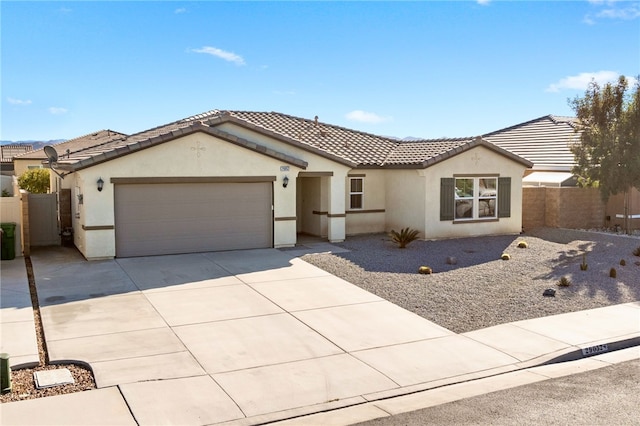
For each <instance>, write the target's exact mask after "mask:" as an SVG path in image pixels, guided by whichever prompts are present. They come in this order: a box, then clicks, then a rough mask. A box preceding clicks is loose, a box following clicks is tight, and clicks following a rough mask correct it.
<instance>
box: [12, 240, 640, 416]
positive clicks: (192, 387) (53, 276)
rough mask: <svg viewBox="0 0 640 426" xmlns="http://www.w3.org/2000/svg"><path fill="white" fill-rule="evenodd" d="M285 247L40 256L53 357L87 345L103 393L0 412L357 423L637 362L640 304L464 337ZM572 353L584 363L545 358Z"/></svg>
mask: <svg viewBox="0 0 640 426" xmlns="http://www.w3.org/2000/svg"><path fill="white" fill-rule="evenodd" d="M283 256H285V255H284V254H282V253H279V252H274V251H261V252H251V251H249V252H244V253H237V252H236V253H217V254H208V255H189V256H181V257H166V258H162V257H157V258H147V259H124V260H119V261H108V262H103V263H93V262H80V261H78V262H74V261H71V262H69V260H68V259H66V260H65V263H64V265H63V266H64V267H61V266H60V264H56V262H52V263H51V264H44V263H41V264H40V266H39V269H38V273H37V275H36V277H37V279H39V277H42V278H43V279H44V277H46V278H47V280H48V281H47V283H49V284H53V283H55V282H59V283H60V284H59V285H58V284H57V285H55V286H52V287H51V288H50V289H48V290H47V289H43V294H42V295H40V296H41V304H42V303H45V306H44V307H41V310H43V320H44V321H47V323H45V332H46V333H47V342H48V344H49V347H50V354H51V350H52V349H53V351H54V352H55V351H57V352H58V353H59V354H60V356H61V357H67V359H69V358H68V357H69V356H71V355H73V354H76V355H82V354H83V355H82V356H83V357H82V358H78V357H75V358H71V359H83V360H86V361H88V362H90V364H91V365H92V367H93V368H94V371H96V372H97V374H96V379H97V381H98V382H99V383H98V386H99V387H101V389H98V390H95V391H88V392H81V393H76V394H68V395H61V396H56V397H50V398H41V399H36V400H29V401H21V402H14V403H6V404H1V405H0V411H1V414H0V420H1V423H2V424H3V425H5V424H6V425H11V424H68V425H73V424H136V423H137V424H201V425H204V424H221V423H224V424H238V425H244V424H258V423H265V422H274V421H281V420H282V421H285V420H286V419H291V420H287V421H285V422H284V423H287V424H288V423H292V424H350V423H355V422H358V421H365V420H370V419H373V418H376V417H380V416H386V415H389V413H392V414H393V413H399V412H403V411H410V410H415V409H418V408H424V407H427V406H430V405H434V404H438V403H444V402H448V401H450V400H453V399H460V398H464V397H468V396H472V395H477V394H480V393H485V392H490V391H493V390H498V389H504V388H508V387H513V386H519V385H524V384H527V383H531V382H533V381H538V380H544V379H546V378H549V377H554V376H556V375H562V374H573V373H575V372H578V371H585V370H586V369H591V368H599V367H601V366H606V365H609V364H610V363H616V362H622V361H626V360H628V359H636V358H640V347H639V346H635V347H630V346H631V345H634V344H635V345H637V344H638V343H640V302H634V303H628V304H622V305H616V306H611V307H606V308H599V309H593V310H589V311H581V312H574V313H569V314H562V315H556V316H552V317H544V318H539V319H533V320H526V321H518V322H515V323H511V324H503V325H499V326H495V327H491V328H487V329H483V330H476V331H473V332H470V333H464V334H460V335H457V334H454V333H451V332H450V331H448V330H445V329H443V328H442V327H439V326H437V325H435V324H433V323H430V322H429V321H427V320H424V319H423V318H421V317H418V316H415V315H413V314H410V313H408V312H407V311H404V310H402V309H400V308H398V307H397V306H395V305H392V304H390V303H388V302H386V301H383V300H381V299H379V298H377V297H375V296H373V295H370V294H369V293H367V292H364V291H363V290H361V289H359V288H356V287H355V286H352V285H350V284H349V283H346V282H344V281H342V280H339V279H337V278H336V277H333V276H331V275H329V274H327V273H326V272H324V271H321V270H319V269H317V268H315V267H311V266H310V265H308V264H306V263H305V262H302V261H300V260H299V259H293V260H291V259H290V258H289V257H286V256H285V257H283ZM285 260H286V261H285ZM4 264H5V262H4V261H3V264H2V267H3V270H2V279H3V283H2V288H3V296H4V294H5V293H4V292H5V290H4V287H5V281H4V279H5V267H4ZM257 264H259V265H257ZM179 265H183V266H184V269H182V270H179ZM248 265H249V266H248ZM251 265H253V266H251ZM22 267H23V269H24V265H22ZM36 267H38V265H37V264H36V263H34V268H36ZM7 270H8V271H13V268H12V266H10V268H8V269H7ZM91 271H95V272H93V273H95V274H97V275H95V276H91V275H90V274H91V273H92V272H91ZM216 274H218V275H216ZM14 275H16V277H15V278H13V279H12V280H15V285H13V286H12V287H10V288H8V290H7V291H9V290H11V291H13V292H15V293H17V294H19V293H20V284H19V283H20V282H22V285H23V286H25V287H26V286H27V283H26V274H25V277H24V280H22V281H21V278H20V277H18V275H19V268H16V269H15V271H14V272H12V273H8V276H14ZM73 276H76V277H77V276H82V277H83V283H84V285H83V286H78V285H77V283H75V282H70V277H73ZM204 276H206V277H208V279H205V280H203V277H204ZM212 277H213V278H212ZM160 281H162V285H159V284H158V283H159V282H160ZM11 282H14V281H11ZM107 282H113V283H114V284H113V286H112V287H108V286H107ZM87 283H91V284H87ZM64 286H66V287H65V289H64V291H65V293H64V296H61V295H60V293H54V291H53V288H56V289H58V288H60V287H64ZM85 286H88V287H89V288H85ZM97 289H99V290H100V291H99V294H98V293H96V292H97V291H98V290H97ZM327 290H329V291H327ZM56 291H58V290H56ZM39 292H40V289H39ZM82 292H87V294H89V295H91V296H90V297H89V296H87V295H83V294H82ZM26 293H27V295H28V288H27V289H26ZM47 296H48V297H47ZM14 297H17V296H14ZM61 297H63V298H65V299H60V298H61ZM221 298H222V299H224V300H221V301H219V300H220V299H221ZM47 299H49V300H50V301H51V303H49V304H47V302H44V301H46V300H47ZM3 300H4V297H3ZM14 300H17V302H16V303H13V305H14V306H23V308H20V309H18V310H25V311H26V310H27V307H26V305H27V303H26V302H24V300H22V299H14ZM20 300H22V303H18V302H19V301H20ZM61 300H64V303H60V301H61ZM29 303H30V302H29ZM212 303H219V304H218V305H215V306H212ZM234 304H236V305H237V306H236V307H235V308H232V307H231V305H234ZM175 305H180V306H181V309H175ZM5 306H6V308H5ZM205 307H208V309H207V308H205ZM249 308H250V311H247V309H249ZM5 309H8V311H7V315H6V316H7V318H11V315H10V314H11V313H12V312H13V311H14V310H15V309H14V307H12V304H11V303H7V304H6V305H5V304H4V303H3V309H2V318H3V323H2V332H3V336H5V324H13V323H15V322H27V320H26V314H23V315H24V316H20V318H21V320H22V321H16V320H14V322H9V321H5V320H4V318H5ZM118 309H126V310H125V311H118ZM239 310H241V311H239ZM127 312H134V313H135V314H136V315H137V317H139V318H141V320H140V324H141V325H139V326H140V327H142V326H144V327H142V328H139V329H131V327H135V326H136V324H137V323H134V324H131V323H132V321H130V319H129V318H128V317H127ZM129 315H131V314H129ZM23 326H24V327H25V328H24V330H25V331H26V324H23ZM176 336H177V337H179V339H178V338H177V337H176ZM34 339H35V336H34ZM145 339H146V340H145ZM149 339H150V340H149ZM167 339H170V340H167ZM221 339H224V340H221ZM4 340H6V339H4V337H3V341H4ZM12 340H13V339H12ZM26 340H29V338H27V339H26ZM143 341H144V342H145V344H144V345H142V344H141V343H142V342H143ZM167 341H170V342H173V343H172V349H171V351H170V353H167V351H168V349H167V345H166V344H165V342H167ZM219 341H224V344H217V343H216V342H219ZM34 342H35V340H34ZM147 342H148V343H147ZM114 343H117V344H118V345H119V346H118V347H110V345H113V344H114ZM149 344H152V346H153V345H155V349H153V348H152V349H153V350H152V351H151V352H148V351H149ZM604 345H606V346H604ZM158 347H162V348H164V351H165V352H162V353H158V352H157V351H158V349H157V348H158ZM624 347H629V348H628V349H623V350H617V351H615V352H613V351H614V350H616V349H622V348H624ZM10 349H11V348H7V349H6V350H10ZM583 349H584V350H585V351H586V352H587V353H589V355H591V353H594V355H595V356H589V357H586V358H585V355H584V353H583ZM3 350H4V349H3ZM127 351H130V352H127ZM145 351H147V352H145ZM598 351H602V353H600V354H598ZM35 356H36V358H35V359H36V362H37V349H36V352H35ZM92 357H94V358H95V359H91V358H92ZM569 359H578V360H579V361H576V362H572V363H565V364H553V365H548V366H542V367H537V366H539V365H542V364H544V363H547V362H554V361H557V360H569ZM172 360H173V361H172ZM176 360H178V361H180V362H178V361H176ZM184 360H190V363H191V364H189V365H188V366H187V369H186V370H185V366H184V364H181V362H183V361H184ZM452 398H453V399H452ZM79 408H80V409H79ZM325 411H326V412H325ZM323 412H324V413H323Z"/></svg>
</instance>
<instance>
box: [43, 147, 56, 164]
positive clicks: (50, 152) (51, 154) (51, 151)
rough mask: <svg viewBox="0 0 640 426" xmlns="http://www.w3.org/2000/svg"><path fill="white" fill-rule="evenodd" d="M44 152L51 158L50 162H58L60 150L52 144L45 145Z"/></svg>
mask: <svg viewBox="0 0 640 426" xmlns="http://www.w3.org/2000/svg"><path fill="white" fill-rule="evenodd" d="M44 153H45V155H46V156H47V159H48V160H49V164H52V163H57V162H58V151H56V149H55V148H54V147H52V146H51V145H47V146H45V147H44Z"/></svg>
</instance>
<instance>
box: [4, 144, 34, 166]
mask: <svg viewBox="0 0 640 426" xmlns="http://www.w3.org/2000/svg"><path fill="white" fill-rule="evenodd" d="M32 150H33V145H21V144H20V145H19V144H10V145H2V146H0V161H2V162H3V163H12V162H13V159H14V158H16V157H18V156H20V155H23V154H25V153H28V152H31V151H32Z"/></svg>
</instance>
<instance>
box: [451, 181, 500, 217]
mask: <svg viewBox="0 0 640 426" xmlns="http://www.w3.org/2000/svg"><path fill="white" fill-rule="evenodd" d="M453 179H454V180H453V182H454V185H453V190H454V196H453V203H454V205H453V221H454V222H458V223H461V222H484V221H495V220H498V218H499V215H498V202H499V196H498V195H499V185H500V184H499V181H500V179H499V176H497V175H491V174H486V175H454V177H453ZM459 180H467V181H468V180H471V181H472V185H471V187H472V188H471V190H472V194H471V195H469V193H468V191H467V192H463V193H462V194H459V192H460V191H461V190H460V189H459V188H458V181H459ZM482 181H493V184H494V186H495V187H494V188H491V189H492V191H491V192H493V194H482V193H481V192H480V191H481V188H482V187H486V183H487V182H485V186H481V182H482ZM465 187H466V183H465ZM465 201H466V202H470V203H471V209H470V210H471V215H470V216H469V217H466V216H458V213H459V209H458V206H459V202H465ZM485 201H486V207H483V208H482V209H481V203H484V202H485ZM491 201H493V203H491ZM486 208H488V210H489V212H490V213H489V214H486V213H482V212H484V211H486ZM491 213H492V214H491Z"/></svg>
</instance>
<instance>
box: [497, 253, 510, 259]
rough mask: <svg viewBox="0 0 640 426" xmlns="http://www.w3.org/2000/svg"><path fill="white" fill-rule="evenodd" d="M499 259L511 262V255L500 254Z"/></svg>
mask: <svg viewBox="0 0 640 426" xmlns="http://www.w3.org/2000/svg"><path fill="white" fill-rule="evenodd" d="M500 259H502V260H511V255H510V254H508V253H502V256H500Z"/></svg>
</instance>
